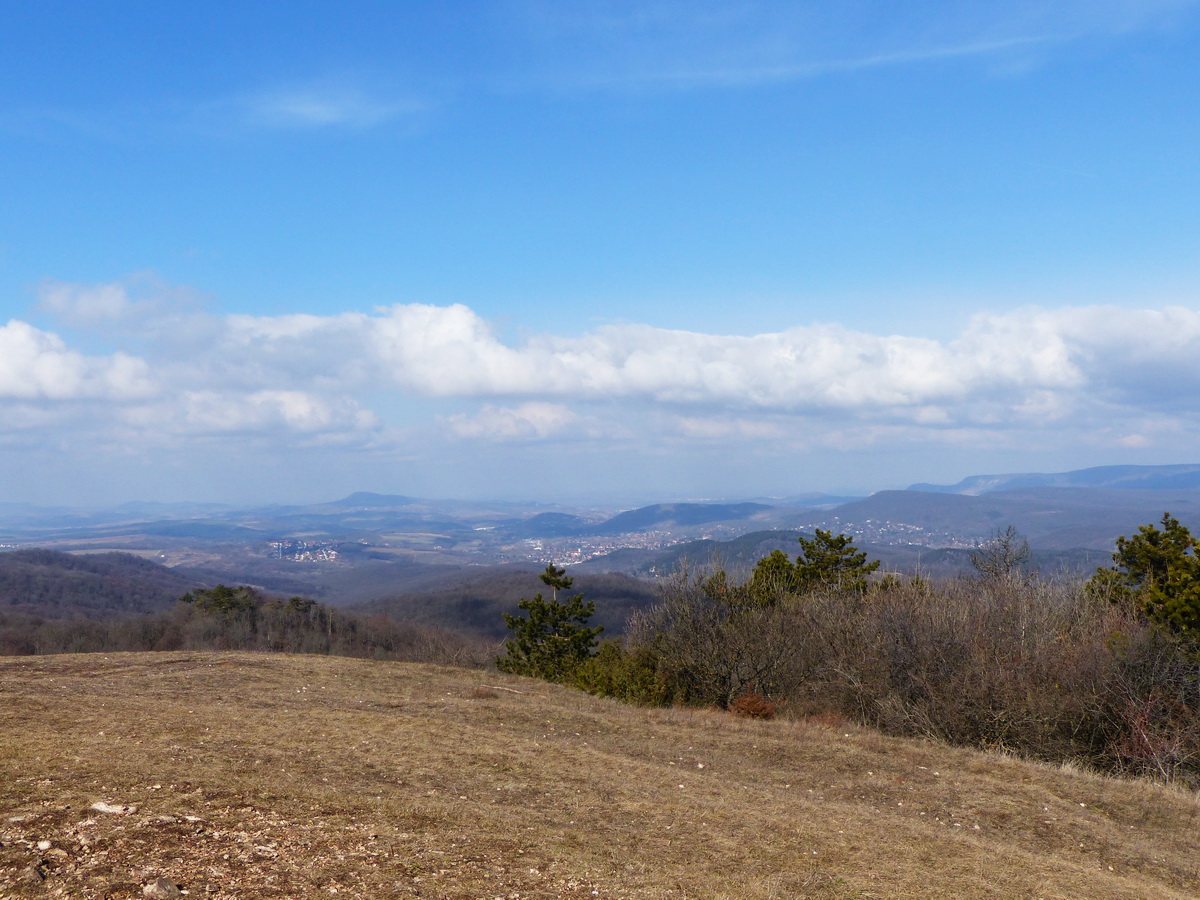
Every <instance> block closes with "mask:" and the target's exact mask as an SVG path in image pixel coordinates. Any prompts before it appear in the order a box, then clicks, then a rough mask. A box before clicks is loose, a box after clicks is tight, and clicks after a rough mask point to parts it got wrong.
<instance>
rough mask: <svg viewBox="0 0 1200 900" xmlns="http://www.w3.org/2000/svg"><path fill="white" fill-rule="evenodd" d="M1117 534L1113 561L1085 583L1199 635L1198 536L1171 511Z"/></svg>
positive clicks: (1157, 619) (1189, 634) (1179, 630)
mask: <svg viewBox="0 0 1200 900" xmlns="http://www.w3.org/2000/svg"><path fill="white" fill-rule="evenodd" d="M1159 524H1160V525H1161V526H1162V528H1161V529H1159V528H1157V527H1155V526H1154V525H1152V524H1151V525H1141V526H1139V527H1138V533H1137V534H1136V535H1134V536H1133V537H1131V538H1127V537H1125V536H1124V535H1122V536H1121V537H1119V538H1117V549H1116V551H1115V552H1114V553H1113V555H1112V558H1113V563H1114V565H1113V566H1112V567H1110V568H1107V569H1104V568H1101V569H1097V570H1096V574H1095V575H1093V576H1092V579H1091V581H1090V582H1089V585H1090V586H1091V587H1092V589H1093V590H1095V591H1097V592H1101V593H1104V594H1106V595H1107V596H1109V597H1110V598H1112V599H1113V600H1115V601H1119V602H1120V601H1124V602H1132V603H1135V604H1138V605H1139V606H1140V607H1141V609H1142V611H1143V612H1144V613H1145V614H1146V615H1147V616H1148V617H1149V618H1150V619H1151V620H1152V621H1155V622H1158V623H1159V624H1160V625H1164V626H1166V627H1167V628H1168V629H1170V630H1171V631H1172V632H1174V633H1175V634H1177V635H1181V636H1186V637H1189V638H1191V639H1193V640H1200V558H1197V556H1196V543H1197V542H1196V538H1194V537H1192V534H1191V532H1190V531H1188V529H1187V528H1185V527H1184V526H1183V525H1181V524H1180V523H1179V520H1178V519H1176V518H1175V517H1174V516H1172V515H1171V514H1170V513H1163V517H1162V520H1161V521H1160V522H1159Z"/></svg>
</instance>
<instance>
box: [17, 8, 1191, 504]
mask: <svg viewBox="0 0 1200 900" xmlns="http://www.w3.org/2000/svg"><path fill="white" fill-rule="evenodd" d="M1198 85H1200V2H1194V0H1140V2H1126V0H1089V2H1082V0H1080V2H1025V0H1014V2H1010V3H1003V4H997V3H984V2H952V0H930V2H921V3H911V4H887V3H880V2H855V0H839V2H833V0H830V2H795V3H787V4H783V3H766V2H762V3H759V2H736V0H733V2H725V3H708V2H703V0H693V2H670V0H664V2H642V3H636V2H578V3H570V4H564V3H554V2H538V0H525V2H520V0H513V2H493V3H469V2H459V3H449V4H448V3H416V2H414V3H356V2H347V3H342V4H336V5H334V4H292V5H288V6H286V7H284V6H281V5H280V4H276V3H270V4H268V3H260V4H259V3H251V2H239V3H222V2H211V3H207V4H162V3H122V2H106V3H90V2H75V3H51V2H47V3H40V4H8V5H6V6H5V8H4V9H3V11H0V176H2V177H0V497H3V498H4V499H10V500H20V501H30V502H41V503H62V502H73V501H78V502H89V503H90V502H97V503H99V502H109V501H114V500H124V499H133V498H139V499H165V500H171V499H218V500H225V501H231V502H240V501H246V502H261V501H270V500H280V501H290V500H303V499H329V498H332V497H334V496H337V495H339V494H342V493H345V492H347V491H349V490H360V489H365V490H380V491H396V492H404V493H410V494H418V495H425V496H475V497H527V498H530V499H539V500H545V501H554V500H558V499H562V500H568V501H571V502H578V501H581V500H585V499H589V498H593V497H594V498H596V499H604V500H616V501H619V502H638V501H640V500H651V499H662V498H664V497H679V498H700V497H741V496H755V495H774V496H779V495H786V494H790V493H795V492H801V491H810V490H830V491H867V490H874V489H880V488H886V487H897V486H903V485H905V484H907V483H909V482H912V481H944V482H951V481H956V480H958V479H959V478H960V477H963V476H965V475H969V474H975V473H980V472H997V471H1006V472H1007V471H1029V470H1043V471H1044V470H1059V469H1067V468H1078V467H1083V466H1088V465H1100V464H1108V463H1117V462H1129V463H1147V464H1153V463H1168V462H1183V461H1188V462H1190V461H1195V460H1196V454H1195V451H1194V449H1193V448H1194V446H1195V445H1196V437H1197V432H1198V429H1200V404H1198V403H1197V400H1198V399H1200V390H1198V389H1200V368H1198V366H1197V363H1196V360H1197V359H1200V353H1198V352H1197V351H1200V216H1197V212H1196V211H1197V209H1200V202H1198V201H1200V160H1198V157H1197V151H1196V148H1197V147H1200V112H1198V111H1197V106H1196V102H1195V95H1196V89H1197V86H1198ZM5 323H6V324H5Z"/></svg>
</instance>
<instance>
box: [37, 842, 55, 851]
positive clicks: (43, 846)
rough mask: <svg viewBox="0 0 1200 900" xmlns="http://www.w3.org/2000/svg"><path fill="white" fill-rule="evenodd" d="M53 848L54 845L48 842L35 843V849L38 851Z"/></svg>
mask: <svg viewBox="0 0 1200 900" xmlns="http://www.w3.org/2000/svg"><path fill="white" fill-rule="evenodd" d="M53 846H54V845H53V844H51V843H50V842H49V841H38V842H37V848H38V849H39V850H49V849H50V848H51V847H53Z"/></svg>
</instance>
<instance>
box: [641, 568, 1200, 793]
mask: <svg viewBox="0 0 1200 900" xmlns="http://www.w3.org/2000/svg"><path fill="white" fill-rule="evenodd" d="M703 584H704V582H703V580H702V579H700V578H696V577H691V578H687V577H682V578H679V579H677V580H676V581H675V582H673V583H672V584H671V585H670V586H669V587H668V588H667V590H665V591H664V593H663V601H662V603H661V604H660V605H659V606H657V607H655V608H654V609H652V610H650V611H648V612H646V613H645V614H643V615H642V616H640V617H638V618H637V619H636V620H635V621H634V622H633V623H632V624H631V627H630V629H629V636H630V641H631V642H632V645H633V646H635V647H642V648H653V651H654V652H655V653H656V654H657V665H658V667H659V672H660V675H661V676H662V677H663V678H664V679H665V681H666V683H667V684H668V685H669V692H668V693H669V694H670V695H671V697H672V698H673V699H674V700H676V701H682V702H687V703H695V704H713V705H718V706H723V707H727V708H731V707H732V706H733V705H734V704H735V703H738V702H739V698H740V697H741V696H742V695H743V694H746V693H748V692H750V691H754V692H756V693H759V694H761V695H762V696H763V697H764V699H768V700H771V701H775V702H780V701H786V702H787V704H788V706H789V708H790V709H792V710H794V711H795V713H796V714H797V715H804V714H805V713H806V712H819V713H825V714H831V715H834V716H844V717H845V718H847V719H850V720H853V721H856V722H859V723H863V724H867V725H871V726H873V727H877V728H880V729H883V730H884V731H886V732H888V733H891V734H899V735H914V736H922V737H930V738H935V739H938V740H942V741H946V742H948V743H952V744H959V745H965V746H972V747H978V748H983V749H996V750H1002V751H1006V752H1011V753H1016V754H1019V755H1021V756H1024V757H1029V758H1036V759H1043V760H1049V761H1055V762H1058V761H1062V760H1076V761H1079V762H1082V763H1085V764H1087V765H1089V766H1094V767H1098V768H1100V769H1103V770H1106V771H1112V772H1122V773H1132V774H1145V775H1152V776H1154V777H1157V778H1162V779H1166V780H1182V781H1185V782H1187V783H1200V663H1198V662H1197V659H1196V656H1195V655H1194V654H1193V653H1192V652H1191V651H1190V649H1189V648H1188V647H1187V646H1185V645H1183V644H1181V643H1179V642H1178V641H1176V640H1174V639H1172V638H1171V637H1169V636H1167V635H1165V634H1164V633H1162V632H1161V631H1159V630H1156V629H1155V628H1154V627H1153V626H1152V625H1150V624H1149V623H1147V622H1146V621H1145V620H1144V618H1143V617H1141V616H1140V615H1139V614H1138V613H1137V611H1136V610H1132V609H1130V608H1128V607H1123V606H1120V605H1114V604H1111V603H1102V602H1097V600H1096V599H1095V598H1094V597H1092V596H1089V595H1088V594H1087V593H1086V592H1085V591H1084V590H1083V589H1082V587H1081V586H1079V585H1072V584H1064V583H1052V582H1049V581H1043V580H1037V579H1022V580H1018V579H989V580H979V579H961V580H955V581H948V582H944V583H941V584H938V585H930V584H928V583H924V582H921V583H916V584H907V585H904V584H894V583H893V584H891V585H889V586H888V587H887V588H886V589H881V590H877V591H875V592H872V593H869V594H866V595H862V594H854V593H830V594H819V593H817V594H810V595H805V596H795V597H789V598H786V599H785V600H783V601H781V602H779V603H777V604H776V605H774V606H769V607H754V608H737V607H736V606H732V605H730V604H728V603H722V602H720V600H719V599H718V598H714V597H711V596H707V595H706V594H705V592H704V590H703Z"/></svg>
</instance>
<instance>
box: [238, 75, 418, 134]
mask: <svg viewBox="0 0 1200 900" xmlns="http://www.w3.org/2000/svg"><path fill="white" fill-rule="evenodd" d="M231 105H232V106H234V107H235V108H238V109H240V110H241V112H242V114H243V115H244V117H245V121H246V123H247V124H249V125H253V126H257V127H262V128H292V129H316V128H334V127H338V128H370V127H373V126H376V125H381V124H383V123H385V122H388V121H390V120H392V119H395V118H397V117H399V116H403V115H408V114H411V113H414V112H418V111H419V110H420V109H421V105H420V104H419V103H417V102H415V101H413V100H410V99H399V98H396V97H388V96H384V95H381V94H378V93H374V92H371V91H368V90H366V89H365V88H362V87H360V86H357V85H353V84H337V83H334V84H316V85H309V86H297V87H283V88H275V89H271V90H264V91H259V92H256V93H251V94H247V95H245V96H243V97H241V98H238V99H237V100H236V101H234V102H233V103H232V104H231Z"/></svg>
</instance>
